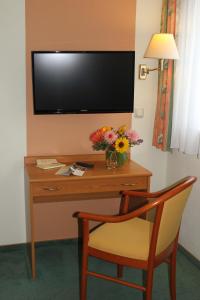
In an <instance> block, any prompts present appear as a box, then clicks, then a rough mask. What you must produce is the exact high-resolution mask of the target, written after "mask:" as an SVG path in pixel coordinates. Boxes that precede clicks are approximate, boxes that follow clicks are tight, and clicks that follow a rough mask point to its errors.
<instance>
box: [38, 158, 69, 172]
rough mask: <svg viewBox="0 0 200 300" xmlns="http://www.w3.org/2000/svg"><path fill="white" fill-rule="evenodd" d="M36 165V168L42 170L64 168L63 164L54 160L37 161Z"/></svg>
mask: <svg viewBox="0 0 200 300" xmlns="http://www.w3.org/2000/svg"><path fill="white" fill-rule="evenodd" d="M36 164H37V167H38V168H41V169H44V170H47V169H53V168H59V167H62V166H65V164H63V163H60V162H58V161H57V159H55V158H47V159H46V158H45V159H37V160H36Z"/></svg>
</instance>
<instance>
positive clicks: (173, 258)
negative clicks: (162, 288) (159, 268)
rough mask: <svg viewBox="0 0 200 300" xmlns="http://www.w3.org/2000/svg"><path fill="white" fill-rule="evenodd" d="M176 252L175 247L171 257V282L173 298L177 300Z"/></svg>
mask: <svg viewBox="0 0 200 300" xmlns="http://www.w3.org/2000/svg"><path fill="white" fill-rule="evenodd" d="M176 252H177V250H176V249H175V250H174V251H173V253H172V255H171V257H170V264H169V283H170V294H171V300H176Z"/></svg>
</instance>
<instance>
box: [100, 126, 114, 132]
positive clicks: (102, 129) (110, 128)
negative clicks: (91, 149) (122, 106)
mask: <svg viewBox="0 0 200 300" xmlns="http://www.w3.org/2000/svg"><path fill="white" fill-rule="evenodd" d="M100 130H101V131H102V132H103V133H104V132H106V131H110V130H112V127H111V126H104V127H101V128H100Z"/></svg>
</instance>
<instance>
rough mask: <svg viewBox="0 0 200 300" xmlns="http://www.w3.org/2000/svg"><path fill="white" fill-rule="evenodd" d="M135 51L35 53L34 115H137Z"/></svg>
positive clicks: (33, 65) (33, 64)
mask: <svg viewBox="0 0 200 300" xmlns="http://www.w3.org/2000/svg"><path fill="white" fill-rule="evenodd" d="M134 64H135V53H134V51H86V52H74V51H70V52H66V51H56V52H49V51H48V52H47V51H45V52H44V51H42V52H41V51H34V52H32V79H33V102H34V114H66V113H68V114H70V113H78V114H83V113H124V112H133V102H134Z"/></svg>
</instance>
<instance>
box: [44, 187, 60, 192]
mask: <svg viewBox="0 0 200 300" xmlns="http://www.w3.org/2000/svg"><path fill="white" fill-rule="evenodd" d="M43 190H45V191H49V192H55V191H59V188H58V187H56V186H47V187H43Z"/></svg>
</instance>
